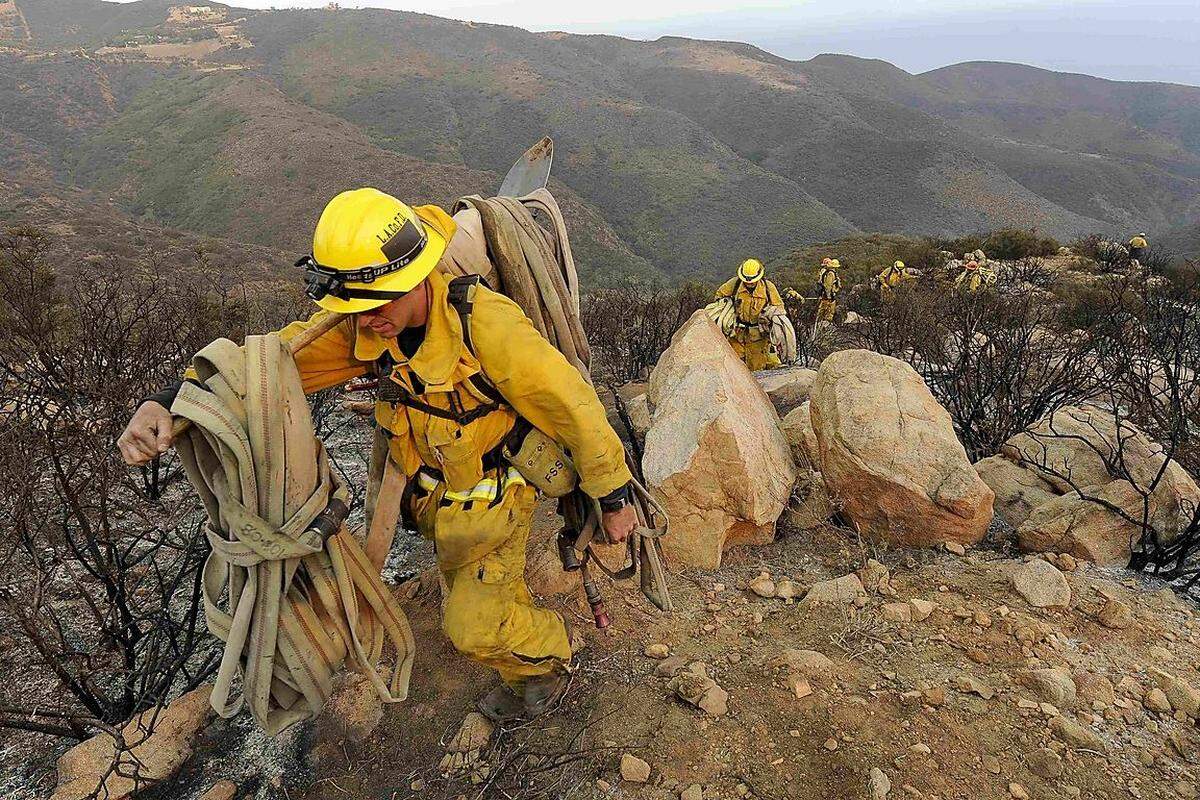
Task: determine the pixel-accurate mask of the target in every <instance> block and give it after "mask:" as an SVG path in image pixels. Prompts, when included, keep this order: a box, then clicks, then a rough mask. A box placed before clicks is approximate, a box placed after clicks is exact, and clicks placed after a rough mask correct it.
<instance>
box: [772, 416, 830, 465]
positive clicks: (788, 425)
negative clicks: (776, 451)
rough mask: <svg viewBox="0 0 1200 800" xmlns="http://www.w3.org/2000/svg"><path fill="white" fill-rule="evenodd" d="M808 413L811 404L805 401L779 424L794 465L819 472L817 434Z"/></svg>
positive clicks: (819, 453)
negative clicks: (804, 465)
mask: <svg viewBox="0 0 1200 800" xmlns="http://www.w3.org/2000/svg"><path fill="white" fill-rule="evenodd" d="M810 412H811V404H810V403H809V402H808V401H805V402H803V403H801V404H800V405H799V406H797V407H796V408H793V409H792V410H791V411H789V412H788V413H787V416H785V417H784V418H783V422H782V423H781V424H782V428H783V435H784V437H785V438H786V439H787V441H788V445H789V446H791V448H792V458H793V459H795V461H796V463H797V464H806V465H809V466H812V467H813V468H814V469H817V470H820V468H821V462H820V461H819V460H818V459H819V458H820V455H821V451H820V449H819V448H818V446H817V432H816V431H814V430H813V424H812V414H811V413H810Z"/></svg>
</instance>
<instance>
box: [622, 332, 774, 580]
mask: <svg viewBox="0 0 1200 800" xmlns="http://www.w3.org/2000/svg"><path fill="white" fill-rule="evenodd" d="M647 398H648V400H649V404H650V408H651V411H652V414H653V421H652V423H651V425H650V430H649V432H647V434H646V443H645V452H644V456H643V461H642V470H643V473H644V474H645V477H646V480H647V482H648V483H649V484H650V486H651V488H652V489H653V490H654V491H655V493H656V494H657V495H658V497H659V498H660V500H661V501H662V503H663V505H664V507H665V508H666V510H667V513H668V514H670V517H671V535H670V536H668V537H666V538H665V539H664V540H663V541H664V545H665V547H666V550H667V555H668V556H669V557H671V558H673V559H674V560H675V562H676V563H681V564H689V565H692V566H696V567H703V568H708V569H713V568H716V567H718V566H719V565H720V563H721V554H722V553H723V552H724V550H725V548H727V547H732V546H735V545H739V544H760V543H765V542H769V541H771V540H772V539H773V538H774V535H775V523H776V521H777V520H778V519H779V515H780V514H781V513H782V511H783V509H784V506H785V505H786V504H787V501H788V498H789V497H790V496H791V492H792V486H793V484H794V483H795V480H796V466H795V464H794V463H793V461H792V454H791V449H790V447H789V446H788V442H787V440H786V439H785V438H784V435H783V433H782V431H781V430H780V421H779V416H778V414H776V413H775V408H774V407H773V406H772V405H771V401H770V400H769V399H768V398H767V395H766V393H765V392H764V391H763V390H762V388H761V387H760V386H759V385H758V383H757V382H756V381H755V380H754V376H753V375H752V374H751V373H750V371H749V370H747V369H746V366H745V365H744V364H743V363H742V362H741V360H740V359H738V357H737V356H736V355H735V354H734V352H733V349H732V348H731V347H730V346H729V343H728V341H726V339H725V337H724V336H723V335H722V334H721V332H720V330H719V329H718V328H717V327H716V325H714V324H713V323H712V321H711V320H710V319H709V318H708V316H707V315H706V314H704V312H703V311H699V312H697V313H696V314H695V315H693V316H692V318H691V319H690V320H688V322H687V323H685V324H684V326H683V327H682V328H680V329H679V331H677V332H676V334H675V336H674V338H673V339H672V340H671V346H670V347H669V348H668V349H667V351H666V352H665V353H663V355H662V357H661V358H660V359H659V362H658V364H657V366H655V368H654V372H653V373H652V374H651V376H650V385H649V390H648V392H647Z"/></svg>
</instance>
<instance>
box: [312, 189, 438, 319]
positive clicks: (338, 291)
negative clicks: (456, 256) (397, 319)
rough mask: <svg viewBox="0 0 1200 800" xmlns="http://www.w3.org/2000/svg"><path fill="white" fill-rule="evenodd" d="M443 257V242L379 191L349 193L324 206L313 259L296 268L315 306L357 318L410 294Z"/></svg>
mask: <svg viewBox="0 0 1200 800" xmlns="http://www.w3.org/2000/svg"><path fill="white" fill-rule="evenodd" d="M445 252H446V239H445V237H443V236H442V234H441V233H439V232H438V231H436V230H434V229H433V228H432V227H430V226H427V225H425V224H424V223H423V222H422V221H421V218H420V217H418V216H417V214H416V212H415V211H413V209H411V208H409V207H408V206H407V205H405V204H404V203H401V202H400V201H399V200H397V199H396V198H394V197H392V196H391V195H389V194H384V193H383V192H381V191H379V190H378V189H369V188H368V189H354V190H352V191H349V192H342V193H341V194H339V195H338V196H337V197H335V198H333V199H332V200H330V201H329V205H327V206H325V210H324V211H323V212H321V218H320V219H319V220H318V221H317V227H316V230H315V231H313V249H312V255H308V256H305V257H303V258H301V259H300V260H299V261H297V262H296V266H298V267H303V268H304V279H305V283H306V284H307V285H306V291H307V293H308V296H309V297H311V298H312V299H313V300H315V301H316V303H317V305H319V306H320V307H321V308H324V309H328V310H329V311H336V312H338V313H339V314H357V313H358V312H360V311H369V310H371V309H372V308H378V307H379V306H382V305H384V304H386V303H389V302H391V301H392V300H395V299H396V298H397V297H403V296H404V295H405V294H407V293H408V292H410V291H412V290H413V289H414V288H415V287H417V286H418V285H419V284H420V283H421V281H423V280H425V278H426V277H428V276H429V273H430V272H433V268H434V267H435V266H437V263H438V260H439V259H441V257H442V254H443V253H445Z"/></svg>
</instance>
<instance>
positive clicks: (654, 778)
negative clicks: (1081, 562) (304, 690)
mask: <svg viewBox="0 0 1200 800" xmlns="http://www.w3.org/2000/svg"><path fill="white" fill-rule="evenodd" d="M872 556H874V557H876V558H878V559H879V560H881V561H882V562H884V563H885V564H887V565H888V566H889V567H890V568H891V577H890V585H891V587H892V589H893V594H892V595H891V596H883V595H879V594H871V595H870V596H869V597H868V598H867V600H866V602H865V604H864V607H863V608H861V609H859V608H855V607H853V606H852V605H849V606H845V607H840V606H839V607H824V606H822V607H815V608H806V607H805V606H804V605H803V604H802V603H799V604H798V603H794V602H792V603H788V602H785V601H781V600H778V599H762V598H759V597H756V596H755V595H754V594H753V593H751V592H748V591H747V590H746V588H745V586H746V583H747V581H748V579H752V578H754V577H755V576H757V575H758V574H759V572H760V571H767V572H770V573H771V574H772V575H773V576H774V577H776V578H780V577H782V576H787V577H790V578H792V579H794V580H795V581H797V582H800V583H803V584H811V583H813V582H817V581H820V580H824V579H828V578H832V577H836V576H839V575H843V574H846V573H847V572H850V571H853V570H854V569H856V568H858V567H860V566H861V565H862V564H863V563H865V561H866V560H867V558H869V557H872ZM1020 563H1021V562H1020V560H1018V559H1012V558H1010V557H1008V556H1007V555H1005V554H1001V553H997V552H991V551H986V550H978V551H968V553H967V555H966V556H965V557H956V556H954V555H951V554H949V553H944V552H937V553H933V552H929V551H896V550H892V551H882V552H879V551H875V552H867V551H866V550H865V549H864V548H863V547H862V546H860V545H859V544H858V543H857V542H856V541H855V540H854V539H853V538H852V537H851V536H848V535H847V534H846V532H845V531H842V530H838V529H836V528H833V527H825V528H822V529H820V530H818V531H797V530H785V531H783V535H782V536H781V538H780V540H779V541H778V542H776V543H775V544H774V545H771V546H768V547H763V548H755V549H744V550H739V551H734V552H732V553H731V554H730V556H729V558H728V559H727V563H726V565H725V566H724V567H723V568H722V569H721V570H720V571H719V572H716V573H703V574H702V573H695V572H682V573H676V574H675V576H674V580H673V583H674V586H673V591H674V593H675V597H676V598H677V603H678V606H679V610H678V613H677V614H676V615H675V616H674V617H667V616H665V615H661V614H658V613H657V612H655V613H651V612H650V611H649V610H648V608H647V607H646V606H645V605H644V604H643V603H642V602H640V601H639V600H638V599H637V598H636V596H634V595H628V594H617V593H615V592H613V591H612V590H611V589H610V590H609V592H608V594H609V596H610V605H611V607H612V611H613V617H614V620H615V624H614V629H613V630H610V631H609V632H607V633H599V632H596V631H595V630H594V629H592V630H591V631H589V635H590V640H591V647H590V648H589V650H588V651H587V652H586V653H585V655H584V657H583V659H582V664H581V667H580V669H579V671H578V672H577V674H576V676H575V682H574V685H573V687H572V691H571V692H570V694H569V695H568V696H567V698H566V699H565V701H564V702H563V704H562V706H561V707H560V708H559V709H558V710H557V711H556V712H555V713H553V714H552V715H551V716H549V717H548V718H546V719H545V720H543V721H539V722H538V723H536V724H532V725H525V726H516V727H511V728H506V729H503V730H498V731H497V732H496V733H495V734H494V735H493V736H492V737H491V740H490V742H489V743H488V745H487V746H486V748H484V749H483V751H482V752H481V753H480V754H479V757H478V761H476V762H475V763H473V764H470V765H467V766H466V767H460V768H459V769H457V770H454V771H451V772H449V773H447V772H445V771H443V769H441V768H439V763H441V762H442V761H443V759H444V756H445V752H446V750H445V748H446V745H447V743H448V742H449V741H450V740H451V739H452V738H453V737H454V734H455V733H456V731H457V730H458V727H459V725H460V723H461V722H462V720H463V718H464V717H465V716H466V715H467V714H468V713H469V712H470V711H471V710H472V709H473V704H474V701H475V699H476V698H477V697H479V696H480V695H481V694H483V693H484V692H485V691H487V689H488V688H490V686H491V683H492V681H493V680H494V678H492V677H491V676H490V675H488V674H487V673H486V672H485V671H483V670H481V669H479V668H478V667H476V666H474V665H472V664H469V663H468V662H467V661H466V660H465V659H463V658H461V657H459V656H458V655H457V654H455V653H454V652H453V651H452V650H451V648H450V647H449V645H448V643H447V642H446V640H445V637H444V636H443V635H441V633H440V631H439V629H438V623H437V619H438V614H439V601H438V593H437V590H436V585H435V583H433V582H432V581H430V580H428V579H426V581H425V588H424V591H423V592H422V593H420V594H418V595H417V597H416V598H415V599H414V600H413V601H412V602H410V603H409V605H408V607H407V611H408V613H409V615H410V617H411V619H412V620H413V624H414V627H415V629H416V635H417V640H418V642H419V645H420V651H419V655H418V662H417V667H416V669H415V671H414V673H413V688H412V695H411V697H410V699H409V701H408V702H407V703H404V704H401V705H396V706H391V707H388V708H386V709H385V716H384V721H383V724H382V725H381V726H380V727H379V729H378V730H377V731H376V732H375V733H374V734H373V735H372V736H371V737H370V738H369V739H368V740H367V741H366V742H364V743H362V744H360V745H353V744H349V743H342V744H341V745H339V746H338V747H337V748H336V750H334V749H332V748H324V749H320V748H318V749H317V750H314V752H315V753H317V754H318V756H319V757H316V758H314V757H313V756H310V757H309V758H308V764H309V768H310V769H311V770H312V772H311V774H309V775H307V776H304V775H300V774H292V775H288V776H286V777H285V778H284V780H283V781H282V788H286V793H287V796H288V797H290V798H293V800H295V799H296V798H304V800H347V798H354V799H355V800H357V799H358V798H362V799H363V800H366V799H367V798H372V799H373V798H380V797H383V798H397V800H399V799H400V798H408V797H413V798H415V797H421V798H447V799H449V798H476V797H478V798H483V797H564V798H592V797H595V798H600V797H635V798H641V797H646V798H674V797H679V796H680V794H681V793H682V792H683V791H684V790H686V789H688V787H691V786H693V785H698V786H700V787H702V791H703V794H702V796H703V797H704V798H746V797H756V798H769V799H771V800H775V799H778V800H782V799H783V798H800V799H802V800H808V799H809V798H811V799H812V800H817V799H818V798H822V799H823V798H829V797H839V798H841V797H846V798H850V797H871V796H872V795H871V794H870V791H869V789H868V781H869V779H870V775H871V772H872V770H873V769H878V770H880V771H882V772H883V773H884V775H885V776H886V777H887V779H888V781H889V782H890V786H891V791H890V794H887V795H886V796H888V797H926V798H992V797H995V798H1003V797H1014V796H1015V797H1020V796H1021V794H1020V792H1026V793H1027V794H1028V796H1030V797H1033V798H1041V797H1046V798H1049V797H1070V796H1080V797H1094V798H1125V797H1131V796H1132V797H1145V798H1152V797H1163V798H1169V797H1180V798H1189V797H1192V796H1194V795H1193V794H1192V792H1194V788H1195V777H1194V773H1193V766H1192V764H1191V760H1192V759H1193V758H1194V755H1193V754H1194V753H1195V752H1196V751H1197V750H1196V745H1197V740H1198V738H1200V737H1198V736H1197V733H1196V729H1195V727H1194V725H1193V724H1191V723H1190V722H1186V721H1182V720H1177V719H1175V718H1174V717H1173V716H1172V715H1171V714H1170V713H1154V712H1147V711H1145V710H1144V709H1143V705H1142V702H1141V701H1140V700H1139V699H1138V698H1136V697H1133V696H1131V695H1130V694H1129V693H1130V692H1132V691H1134V690H1133V689H1132V688H1131V687H1132V686H1134V685H1137V686H1140V687H1141V691H1143V692H1148V691H1149V689H1151V688H1152V687H1153V686H1154V679H1153V677H1152V675H1151V674H1150V672H1149V670H1150V668H1159V669H1162V670H1164V671H1167V672H1171V673H1173V674H1175V675H1177V676H1178V677H1180V678H1183V679H1184V680H1185V681H1187V682H1189V683H1191V684H1192V685H1196V684H1197V683H1198V682H1200V675H1198V674H1197V673H1196V671H1195V664H1197V663H1198V658H1200V646H1198V645H1197V638H1196V636H1197V620H1196V618H1195V616H1194V614H1193V612H1192V610H1191V609H1190V608H1188V607H1187V606H1185V605H1184V604H1182V603H1180V602H1179V601H1178V600H1177V599H1176V598H1175V597H1174V595H1172V594H1171V593H1170V592H1169V591H1161V590H1158V589H1157V588H1155V587H1152V586H1147V585H1142V584H1134V583H1133V581H1132V580H1128V581H1126V582H1125V583H1121V582H1119V581H1118V580H1117V578H1122V579H1123V578H1124V577H1125V575H1127V573H1120V574H1117V575H1115V576H1114V575H1109V574H1105V573H1101V572H1098V571H1096V570H1095V569H1093V568H1090V567H1080V568H1079V569H1078V570H1077V571H1075V572H1073V573H1070V574H1069V575H1068V578H1069V581H1070V584H1071V587H1072V590H1073V595H1074V599H1073V601H1072V605H1071V607H1070V608H1069V609H1067V610H1039V609H1034V608H1031V607H1030V606H1028V605H1027V604H1026V603H1025V601H1024V600H1023V599H1022V598H1021V597H1020V596H1019V595H1017V594H1016V593H1014V592H1013V590H1012V589H1011V588H1010V585H1009V575H1010V574H1011V572H1012V571H1013V570H1014V569H1016V568H1017V567H1019V566H1020ZM1127 584H1128V585H1127ZM1102 593H1103V594H1102ZM1106 595H1107V596H1112V597H1114V598H1117V599H1118V600H1119V601H1121V602H1123V603H1126V604H1128V606H1129V607H1130V608H1131V609H1132V611H1133V615H1134V619H1135V620H1136V623H1135V624H1133V625H1132V626H1130V627H1128V628H1126V629H1122V630H1111V629H1108V628H1105V627H1103V626H1101V625H1100V624H1099V623H1098V622H1097V620H1096V614H1097V613H1098V610H1099V609H1100V608H1101V607H1102V605H1103V604H1104V602H1105V596H1106ZM909 598H918V599H926V600H930V601H933V602H934V603H936V604H937V607H938V608H937V610H936V611H935V612H934V613H933V614H932V615H931V616H930V617H929V618H928V619H927V620H925V621H922V622H890V621H887V620H886V619H885V618H884V616H883V611H882V609H883V606H884V605H885V604H887V603H895V602H897V601H905V600H908V599H909ZM559 606H560V607H561V608H563V609H564V611H565V612H566V613H567V614H569V615H571V616H572V617H573V618H574V619H575V620H576V621H577V622H579V623H583V622H585V621H586V620H585V619H584V617H583V613H582V609H581V606H580V605H579V604H578V603H577V601H575V599H574V598H560V600H559ZM655 643H657V644H665V645H666V646H667V648H668V650H669V653H670V655H671V656H672V657H678V658H679V659H681V664H683V665H688V666H685V667H684V669H689V668H690V669H693V670H696V669H702V670H703V671H705V672H706V673H707V674H708V675H709V676H710V677H712V678H713V679H714V680H715V681H716V683H717V684H718V685H719V686H720V687H722V688H724V689H725V690H726V691H727V692H728V693H729V701H728V713H727V714H726V715H724V716H721V717H714V716H710V715H708V714H706V713H705V712H703V711H700V710H699V709H696V708H693V707H692V706H690V705H688V704H686V703H684V702H682V701H680V700H679V699H678V698H676V697H675V695H674V694H673V693H672V692H670V691H669V690H668V688H667V683H668V678H667V677H664V676H660V675H657V674H655V673H656V669H657V670H658V671H659V672H665V671H669V670H664V664H665V665H666V667H668V668H670V667H671V666H672V664H671V663H668V662H664V661H662V660H657V659H652V658H648V657H646V656H645V655H643V652H644V648H645V647H646V646H647V645H648V644H655ZM789 648H791V649H800V650H814V651H818V652H820V653H822V654H824V655H825V656H827V657H828V658H829V659H831V660H832V662H833V667H832V669H831V670H829V674H828V675H820V676H813V677H812V678H811V680H810V681H809V683H808V687H807V688H808V689H811V694H808V695H807V696H805V697H803V698H798V697H797V694H798V692H799V693H803V692H804V691H806V690H807V689H805V688H804V687H800V688H799V689H798V688H797V686H796V682H795V679H794V675H789V673H788V671H787V670H786V669H783V670H781V669H779V668H777V667H775V666H773V664H774V663H775V662H776V660H777V659H778V657H779V656H780V655H781V654H782V653H783V652H784V651H785V650H787V649H789ZM696 662H700V663H701V664H702V665H703V666H702V667H699V668H697V667H695V663H696ZM1048 667H1064V668H1066V669H1067V670H1068V671H1070V672H1072V673H1074V674H1075V676H1076V681H1077V682H1078V683H1079V686H1080V687H1081V688H1080V692H1079V694H1080V698H1079V699H1078V700H1077V701H1076V702H1075V703H1074V704H1073V707H1068V706H1069V704H1067V703H1063V706H1064V707H1062V708H1057V707H1054V706H1053V705H1051V704H1048V703H1047V702H1046V701H1045V700H1043V699H1042V698H1040V697H1039V696H1038V695H1037V694H1036V692H1035V691H1034V690H1033V689H1030V688H1027V687H1026V686H1024V685H1022V684H1021V683H1020V681H1021V680H1022V676H1023V675H1025V674H1026V671H1027V670H1029V669H1031V668H1048ZM1123 679H1127V680H1124V682H1123ZM1097 684H1099V685H1101V686H1110V687H1111V686H1117V687H1118V688H1117V689H1116V692H1115V694H1114V695H1113V696H1111V697H1104V696H1103V695H1104V694H1105V692H1106V691H1109V692H1110V691H1111V690H1104V689H1102V690H1100V697H1099V699H1088V698H1092V697H1093V696H1094V690H1093V688H1092V687H1094V686H1095V685H1097ZM1085 695H1086V698H1085ZM1039 704H1040V705H1039ZM1056 716H1060V717H1063V718H1064V719H1067V720H1070V721H1072V722H1078V724H1079V725H1081V726H1082V727H1083V728H1085V729H1087V730H1089V731H1091V732H1092V733H1093V734H1094V737H1095V738H1094V741H1093V742H1092V745H1093V746H1095V745H1096V743H1100V745H1101V746H1102V747H1103V750H1104V752H1101V751H1100V750H1092V749H1089V748H1088V747H1082V749H1081V748H1080V747H1079V746H1078V744H1077V743H1076V744H1071V743H1068V742H1065V741H1063V738H1062V734H1061V732H1059V733H1054V732H1052V731H1053V730H1058V728H1061V727H1063V726H1061V724H1060V723H1055V722H1054V717H1056ZM1055 726H1058V728H1056V727H1055ZM1067 727H1068V728H1070V726H1067ZM1070 729H1071V730H1074V728H1070ZM331 753H332V755H330V754H331ZM626 753H628V754H632V755H635V756H637V757H639V758H641V759H643V760H644V761H645V762H647V763H648V764H649V765H650V768H651V774H650V779H649V781H648V782H646V783H636V782H630V781H626V780H622V779H621V775H620V766H619V765H620V762H621V758H622V756H623V755H624V754H626ZM1183 754H1186V755H1183ZM1047 764H1049V766H1047ZM1055 771H1057V774H1056V775H1055V776H1054V777H1041V776H1040V774H1043V773H1044V774H1050V773H1053V772H1055ZM1013 784H1016V786H1010V785H1013ZM1010 790H1011V791H1010ZM692 796H695V795H692Z"/></svg>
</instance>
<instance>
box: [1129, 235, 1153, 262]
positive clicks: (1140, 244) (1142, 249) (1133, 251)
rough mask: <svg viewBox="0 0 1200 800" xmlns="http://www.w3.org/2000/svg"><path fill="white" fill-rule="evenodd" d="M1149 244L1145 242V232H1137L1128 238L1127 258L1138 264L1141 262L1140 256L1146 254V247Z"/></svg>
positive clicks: (1142, 256)
mask: <svg viewBox="0 0 1200 800" xmlns="http://www.w3.org/2000/svg"><path fill="white" fill-rule="evenodd" d="M1149 246H1150V245H1149V244H1147V242H1146V234H1144V233H1139V234H1138V235H1137V236H1134V237H1133V238H1132V239H1130V240H1129V258H1130V259H1131V260H1133V261H1136V262H1138V263H1139V264H1140V263H1142V258H1144V257H1145V255H1146V248H1147V247H1149Z"/></svg>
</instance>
